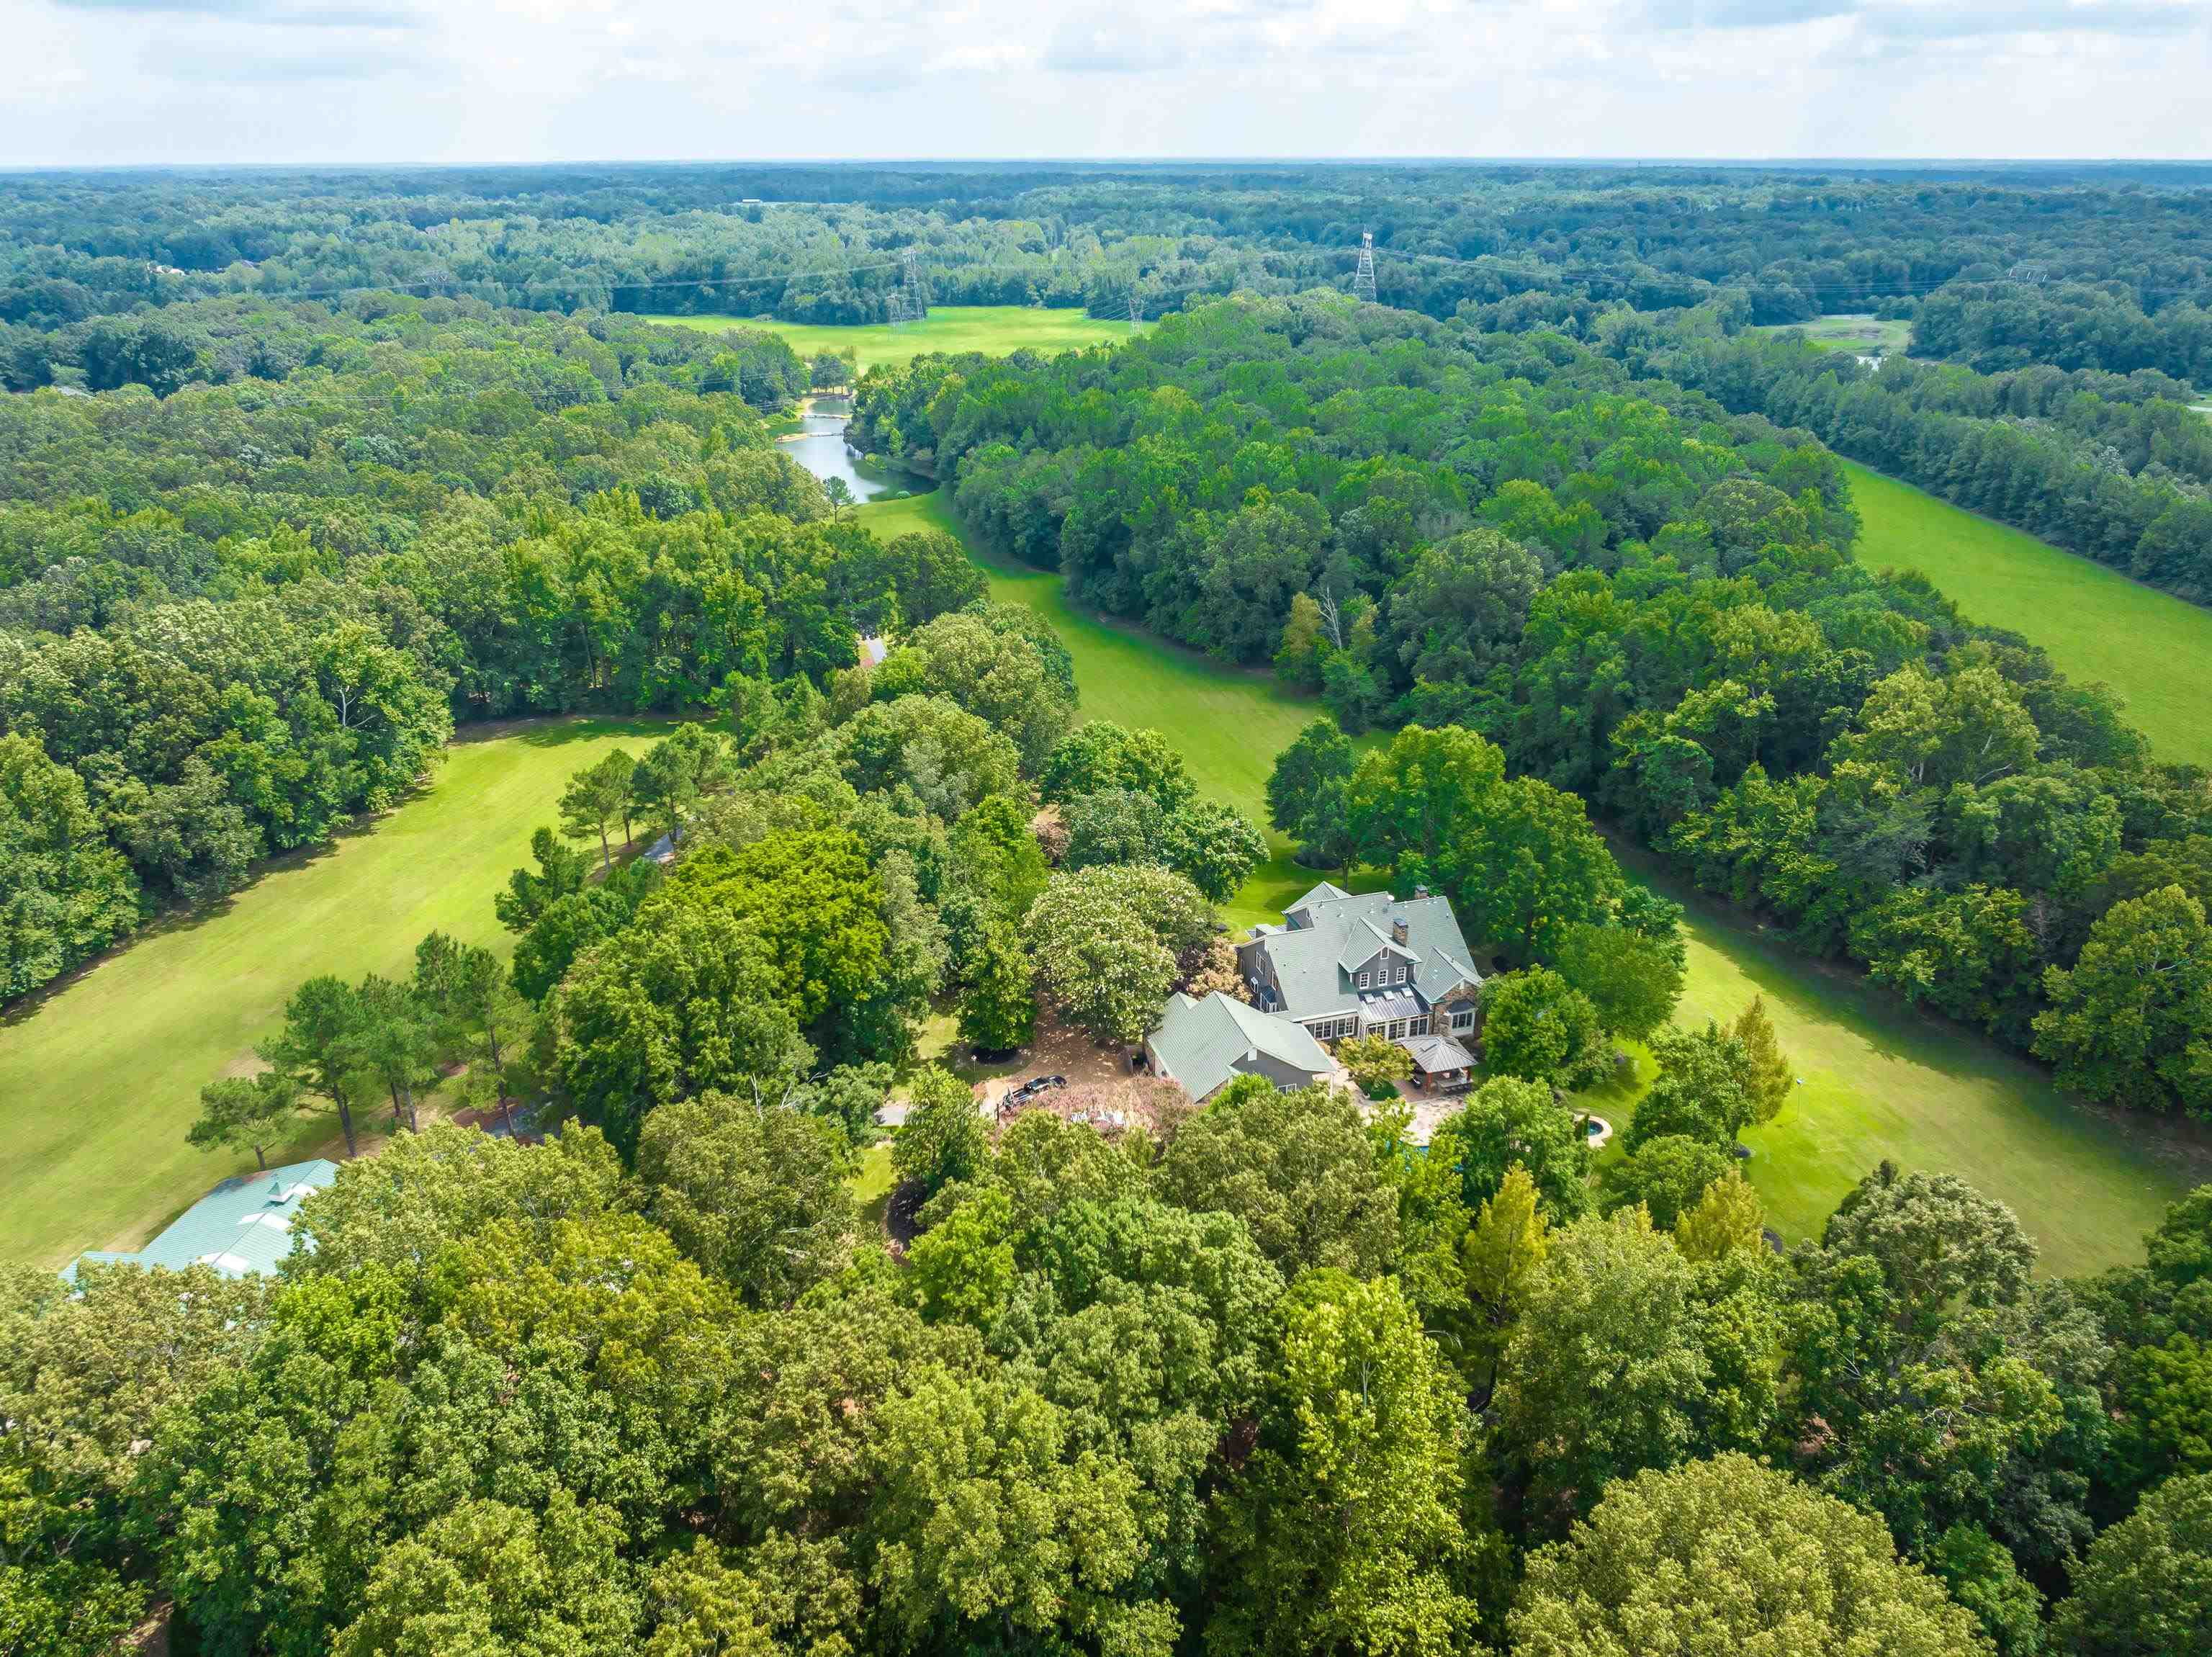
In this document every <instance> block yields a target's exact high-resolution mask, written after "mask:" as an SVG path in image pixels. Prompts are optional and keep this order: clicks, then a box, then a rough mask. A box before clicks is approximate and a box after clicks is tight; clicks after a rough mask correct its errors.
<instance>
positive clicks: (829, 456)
mask: <svg viewBox="0 0 2212 1657" xmlns="http://www.w3.org/2000/svg"><path fill="white" fill-rule="evenodd" d="M852 412H853V402H852V399H850V398H848V397H810V398H809V399H807V400H806V403H805V407H804V409H803V410H802V411H800V414H799V423H800V425H801V427H802V428H803V429H802V430H801V431H800V433H799V436H795V437H787V438H785V439H784V440H783V449H784V453H785V454H788V455H790V456H791V458H792V459H793V460H796V461H798V462H799V465H801V466H805V468H806V469H807V470H808V471H809V472H812V473H813V474H814V475H815V476H816V477H817V478H820V479H822V481H823V483H825V484H826V483H828V482H829V480H830V479H831V478H843V479H844V480H845V486H846V487H847V488H848V489H849V490H852V491H853V498H854V500H856V501H866V500H872V499H873V498H874V497H875V496H878V495H882V494H884V493H886V492H887V491H889V490H893V489H896V488H897V487H898V485H897V484H895V483H893V482H891V481H890V480H889V479H887V478H884V477H882V476H880V475H875V476H871V475H870V474H871V473H873V472H875V471H876V468H874V467H873V466H870V467H868V468H867V470H866V471H865V472H864V471H862V470H861V469H860V466H859V465H858V464H857V463H856V462H855V461H854V458H853V455H852V453H851V451H850V450H848V448H846V447H845V422H846V420H847V418H848V417H850V415H851V414H852Z"/></svg>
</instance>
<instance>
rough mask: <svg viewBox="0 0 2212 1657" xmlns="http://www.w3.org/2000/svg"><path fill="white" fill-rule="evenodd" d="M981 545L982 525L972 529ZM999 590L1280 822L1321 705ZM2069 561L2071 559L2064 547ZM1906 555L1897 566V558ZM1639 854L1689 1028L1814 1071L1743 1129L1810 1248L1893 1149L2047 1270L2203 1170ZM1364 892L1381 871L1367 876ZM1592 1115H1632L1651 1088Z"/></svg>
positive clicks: (1096, 713)
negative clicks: (1683, 960) (1971, 1204)
mask: <svg viewBox="0 0 2212 1657" xmlns="http://www.w3.org/2000/svg"><path fill="white" fill-rule="evenodd" d="M859 511H860V513H861V515H862V521H863V522H865V523H866V524H868V525H869V527H872V529H874V530H875V531H876V532H877V533H878V534H885V535H891V534H898V533H903V532H904V531H906V530H908V529H915V528H939V529H945V530H947V531H950V532H951V533H954V534H960V533H961V531H960V526H959V525H958V523H957V521H955V520H954V518H953V517H952V515H951V513H950V512H948V511H947V510H946V509H945V505H944V496H942V494H935V495H927V496H916V497H915V498H913V499H910V500H904V501H895V502H887V503H880V504H873V505H869V506H866V507H862V508H860V509H859ZM963 541H965V537H964V536H963ZM969 556H970V557H974V558H975V560H976V562H977V563H978V564H981V565H982V567H983V569H984V570H985V571H986V573H987V575H988V576H989V578H990V582H991V592H992V596H993V597H994V598H996V599H999V600H1001V601H1004V602H1008V603H1018V604H1026V605H1029V606H1031V607H1032V608H1034V609H1036V611H1038V612H1040V613H1041V614H1042V615H1044V616H1045V617H1046V618H1048V619H1049V620H1050V621H1051V622H1052V624H1053V625H1054V627H1055V628H1057V629H1058V630H1059V631H1060V637H1062V638H1063V639H1064V640H1065V641H1066V643H1067V647H1068V650H1069V653H1070V655H1073V658H1074V661H1075V673H1076V680H1077V684H1078V686H1079V690H1080V691H1081V696H1082V704H1081V705H1082V713H1083V716H1085V717H1086V718H1091V719H1111V720H1115V721H1116V722H1120V723H1122V724H1126V725H1132V726H1151V727H1152V728H1155V729H1158V730H1160V731H1164V732H1165V733H1166V734H1168V735H1169V736H1170V737H1172V738H1173V739H1174V740H1175V741H1176V745H1177V746H1179V747H1180V748H1181V749H1182V754H1183V758H1184V762H1185V764H1187V765H1188V766H1189V768H1190V772H1191V776H1192V777H1193V778H1194V780H1195V781H1196V782H1197V783H1198V785H1199V788H1200V790H1201V791H1202V792H1204V793H1206V794H1208V795H1213V796H1215V797H1217V798H1220V799H1224V800H1227V801H1230V802H1231V803H1232V804H1235V805H1237V806H1238V807H1241V808H1242V809H1243V810H1245V811H1248V812H1250V813H1253V814H1254V815H1255V818H1258V819H1260V820H1262V821H1264V820H1265V817H1264V812H1265V807H1264V793H1265V789H1266V784H1267V773H1268V771H1270V770H1271V769H1272V768H1273V765H1274V758H1275V755H1276V754H1277V752H1279V751H1280V750H1281V748H1282V747H1283V746H1285V744H1286V743H1287V742H1288V741H1289V740H1290V739H1291V737H1292V736H1293V735H1295V734H1297V730H1298V729H1299V728H1300V727H1301V726H1303V725H1304V723H1305V722H1306V721H1307V720H1309V719H1310V718H1312V717H1313V716H1314V714H1315V712H1316V709H1315V706H1314V704H1310V703H1308V702H1306V701H1304V700H1303V699H1302V698H1297V697H1293V696H1290V695H1287V694H1285V692H1284V691H1282V690H1281V689H1280V688H1279V686H1277V685H1274V684H1273V682H1272V681H1271V680H1269V679H1266V678H1264V677H1261V676H1259V675H1255V674H1249V673H1239V672H1237V671H1236V670H1234V669H1231V668H1228V667H1223V666H1221V665H1220V664H1218V663H1217V662H1212V661H1207V660H1206V658H1205V657H1203V656H1200V655H1194V654H1193V653H1190V652H1188V651H1184V650H1182V649H1177V648H1176V647H1174V646H1172V645H1169V644H1165V643H1162V642H1161V641H1159V640H1158V639H1155V638H1153V637H1151V636H1150V635H1148V634H1146V633H1144V632H1142V631H1139V630H1137V629H1135V628H1132V627H1127V626H1122V625H1118V624H1112V623H1109V622H1104V621H1102V620H1099V619H1097V618H1093V617H1090V616H1086V615H1084V614H1082V613H1080V612H1078V611H1076V610H1074V609H1073V608H1072V607H1071V606H1069V605H1068V603H1067V601H1066V597H1065V595H1064V594H1063V591H1062V588H1061V584H1060V578H1059V577H1058V576H1053V575H1049V574H1047V573H1045V572H1043V571H1041V570H1030V569H1027V568H1026V567H1023V566H1018V565H1012V564H1005V563H1002V562H1000V561H997V560H994V559H993V558H991V557H987V556H986V555H985V554H983V553H982V552H981V551H978V550H977V549H976V548H975V546H974V545H973V544H972V543H969ZM2061 556H2063V555H2061ZM1893 561H1894V560H1893ZM1275 844H1276V846H1277V850H1278V854H1279V855H1278V856H1277V858H1276V861H1275V862H1273V863H1272V864H1271V865H1269V866H1268V867H1267V868H1263V869H1261V871H1259V872H1258V873H1257V874H1255V876H1254V878H1253V879H1252V880H1250V881H1249V882H1248V883H1247V884H1246V886H1245V887H1244V889H1243V891H1241V892H1238V893H1237V896H1236V898H1235V899H1233V900H1232V901H1231V903H1230V904H1229V905H1226V906H1225V913H1226V915H1227V917H1228V918H1229V919H1230V921H1231V923H1233V924H1236V925H1238V926H1249V924H1251V923H1252V922H1254V921H1255V920H1260V919H1270V920H1272V919H1275V918H1277V917H1279V915H1280V912H1281V909H1282V905H1283V904H1284V903H1285V901H1287V900H1288V899H1291V898H1293V897H1295V896H1297V893H1298V892H1302V891H1304V889H1305V888H1306V887H1307V886H1310V885H1311V884H1312V882H1313V879H1314V877H1313V875H1312V874H1310V872H1308V871H1306V870H1303V869H1299V868H1296V867H1295V866H1294V865H1292V864H1291V862H1290V861H1289V858H1288V857H1287V856H1284V855H1281V854H1282V852H1283V851H1284V850H1285V848H1284V847H1283V845H1282V843H1281V842H1280V841H1279V839H1278V840H1277V841H1276V842H1275ZM1623 850H1624V856H1625V859H1626V860H1627V861H1629V862H1630V863H1631V868H1632V873H1634V874H1636V875H1638V878H1641V879H1644V880H1647V881H1649V883H1650V884H1651V885H1653V886H1656V887H1657V888H1659V889H1660V890H1662V891H1663V892H1666V893H1667V894H1668V895H1669V896H1670V897H1673V898H1674V899H1677V900H1678V901H1680V902H1682V903H1684V904H1686V905H1688V908H1689V921H1688V934H1689V972H1688V979H1687V984H1686V989H1685V991H1684V994H1683V997H1682V1002H1681V1006H1680V1010H1679V1011H1678V1013H1677V1014H1676V1017H1677V1019H1678V1020H1679V1021H1680V1022H1681V1023H1683V1024H1685V1025H1687V1026H1693V1027H1694V1026H1702V1025H1703V1024H1704V1023H1705V1020H1707V1019H1709V1018H1710V1019H1721V1020H1729V1019H1733V1018H1734V1017H1735V1015H1736V1014H1738V1013H1739V1012H1741V1010H1742V1008H1743V1007H1744V1005H1745V1003H1746V1002H1748V1001H1749V1000H1750V999H1751V997H1752V996H1753V995H1754V994H1756V995H1763V996H1765V998H1766V1004H1767V1007H1768V1009H1769V1011H1770V1013H1771V1014H1772V1016H1773V1019H1774V1022H1775V1027H1776V1030H1777V1032H1778V1034H1779V1035H1780V1038H1781V1040H1782V1045H1783V1047H1784V1050H1785V1051H1787V1052H1788V1053H1789V1055H1790V1059H1791V1061H1792V1065H1793V1069H1794V1070H1795V1073H1796V1075H1800V1076H1802V1077H1803V1078H1804V1084H1805V1085H1804V1086H1803V1087H1799V1088H1797V1089H1795V1090H1794V1091H1793V1093H1792V1095H1791V1097H1790V1102H1789V1103H1788V1104H1787V1105H1785V1106H1784V1107H1783V1110H1782V1113H1781V1114H1780V1115H1779V1116H1778V1118H1776V1119H1775V1120H1774V1121H1773V1122H1771V1123H1770V1124H1767V1125H1766V1126H1765V1127H1764V1128H1760V1129H1758V1130H1753V1132H1752V1133H1750V1134H1748V1135H1747V1136H1746V1139H1747V1142H1748V1143H1749V1144H1750V1145H1751V1146H1752V1147H1753V1152H1754V1155H1753V1161H1752V1163H1751V1165H1750V1169H1749V1172H1750V1175H1751V1179H1752V1183H1753V1185H1756V1186H1757V1187H1758V1189H1759V1196H1760V1197H1761V1199H1762V1200H1763V1201H1764V1202H1765V1205H1766V1209H1767V1218H1768V1222H1769V1223H1770V1224H1771V1225H1773V1226H1774V1227H1775V1228H1777V1229H1778V1230H1779V1231H1780V1232H1781V1233H1782V1234H1783V1235H1784V1236H1785V1237H1787V1238H1790V1239H1792V1240H1795V1239H1797V1238H1801V1237H1806V1236H1809V1235H1813V1234H1817V1233H1818V1232H1819V1231H1820V1227H1821V1226H1822V1224H1823V1223H1824V1222H1825V1221H1826V1219H1827V1216H1828V1215H1829V1213H1830V1212H1831V1211H1832V1209H1834V1207H1835V1205H1836V1203H1837V1201H1838V1199H1839V1198H1840V1197H1843V1195H1844V1193H1845V1192H1846V1191H1849V1190H1850V1188H1851V1186H1852V1185H1855V1184H1856V1183H1857V1181H1858V1180H1859V1179H1861V1178H1862V1177H1863V1175H1864V1174H1865V1173H1867V1172H1868V1171H1869V1170H1870V1169H1871V1168H1872V1167H1874V1166H1875V1164H1876V1163H1877V1162H1879V1161H1881V1160H1882V1158H1884V1157H1889V1158H1892V1159H1893V1160H1894V1161H1898V1162H1899V1163H1900V1164H1902V1165H1904V1166H1905V1167H1913V1168H1923V1169H1927V1170H1929V1171H1931V1172H1936V1173H1957V1174H1960V1175H1962V1176H1964V1177H1965V1178H1966V1179H1968V1180H1969V1181H1971V1182H1972V1184H1973V1185H1976V1186H1977V1187H1978V1188H1979V1189H1980V1190H1982V1191H1985V1192H1987V1193H1988V1194H1989V1195H1990V1196H1991V1197H1996V1198H1998V1199H2000V1200H2001V1201H2003V1202H2006V1203H2010V1204H2011V1205H2012V1206H2013V1207H2014V1208H2015V1209H2016V1210H2017V1211H2018V1212H2019V1214H2020V1215H2021V1220H2022V1221H2023V1222H2024V1223H2025V1224H2026V1225H2027V1229H2028V1231H2029V1232H2030V1234H2033V1236H2034V1237H2035V1238H2036V1240H2037V1241H2038V1243H2039V1245H2040V1246H2041V1248H2042V1267H2043V1270H2045V1271H2046V1272H2051V1273H2054V1274H2068V1273H2075V1272H2082V1271H2090V1270H2096V1269H2098V1268H2100V1267H2103V1266H2106V1265H2111V1264H2115V1263H2118V1262H2120V1261H2124V1260H2130V1259H2139V1258H2141V1252H2142V1234H2143V1233H2144V1232H2145V1231H2147V1230H2148V1229H2149V1228H2150V1227H2151V1226H2152V1225H2153V1224H2154V1223H2155V1222H2156V1221H2157V1220H2158V1219H2159V1217H2160V1214H2161V1213H2162V1212H2163V1210H2164V1209H2165V1206H2166V1204H2167V1203H2171V1202H2172V1201H2173V1200H2175V1199H2176V1198H2177V1197H2180V1196H2181V1195H2182V1194H2183V1193H2184V1192H2185V1191H2187V1190H2188V1189H2189V1187H2190V1186H2191V1185H2193V1184H2195V1183H2196V1182H2197V1179H2202V1178H2204V1177H2207V1176H2206V1174H2205V1173H2204V1172H2203V1168H2204V1166H2205V1160H2204V1158H2203V1153H2202V1150H2201V1148H2200V1147H2199V1145H2198V1144H2197V1142H2195V1141H2192V1140H2191V1138H2190V1137H2188V1136H2185V1135H2180V1134H2169V1133H2166V1132H2163V1131H2161V1130H2160V1129H2159V1128H2157V1127H2155V1126H2153V1125H2144V1124H2135V1123H2131V1122H2118V1123H2116V1122H2111V1121H2107V1120H2105V1119H2104V1118H2100V1117H2099V1116H2096V1115H2093V1114H2092V1113H2091V1112H2087V1111H2086V1110H2083V1109H2081V1107H2079V1106H2076V1105H2075V1104H2074V1103H2072V1102H2071V1101H2070V1100H2068V1099H2067V1098H2066V1097H2065V1096H2064V1095H2063V1094H2061V1093H2059V1092H2058V1090H2057V1088H2055V1087H2052V1086H2051V1082H2050V1081H2049V1079H2048V1078H2047V1077H2046V1076H2045V1075H2044V1074H2043V1072H2042V1071H2040V1070H2039V1069H2037V1068H2036V1067H2035V1066H2033V1065H2032V1064H2030V1063H2027V1061H2026V1060H2024V1059H2021V1058H2018V1057H2015V1056H2013V1055H2011V1054H2009V1053H2007V1052H2005V1051H2002V1049H2000V1048H1998V1047H1996V1045H1994V1044H1992V1043H1990V1042H1989V1041H1987V1040H1985V1039H1983V1038H1982V1037H1981V1036H1979V1035H1978V1034H1977V1033H1974V1032H1972V1031H1971V1030H1965V1029H1960V1028H1958V1027H1956V1026H1950V1025H1948V1024H1944V1023H1942V1022H1940V1021H1937V1020H1929V1019H1924V1018H1922V1017H1920V1016H1919V1015H1918V1014H1915V1013H1913V1012H1912V1011H1911V1009H1910V1008H1906V1007H1905V1006H1904V1005H1903V1004H1902V1003H1901V1002H1899V1001H1897V1000H1896V999H1895V998H1894V997H1893V996H1888V995H1887V994H1886V993H1884V992H1882V991H1881V990H1877V989H1875V987H1874V986H1872V985H1870V984H1868V983H1867V982H1866V980H1865V979H1864V978H1863V977H1861V976H1860V975H1859V974H1857V973H1856V972H1849V971H1844V970H1838V969H1835V968H1832V967H1828V966H1823V965H1822V964H1820V963H1819V962H1816V961H1813V960H1811V959H1808V958H1807V957H1806V956H1804V955H1803V954H1802V953H1799V952H1797V951H1796V950H1794V949H1792V948H1791V947H1790V946H1789V945H1788V943H1787V942H1785V941H1784V940H1783V939H1782V938H1781V937H1779V936H1778V935H1772V934H1770V933H1768V932H1766V931H1765V930H1764V929H1761V928H1759V926H1757V925H1756V924H1755V923H1752V922H1750V921H1747V920H1746V919H1745V918H1744V917H1742V916H1741V915H1739V914H1737V913H1735V911H1731V910H1730V909H1729V908H1728V907H1727V906H1726V905H1721V904H1718V903H1716V902H1714V901H1712V900H1711V899H1706V898H1704V897H1703V896H1701V895H1700V894H1699V893H1697V892H1694V891H1692V890H1690V889H1688V888H1686V886H1684V885H1683V884H1682V883H1681V882H1680V881H1678V880H1674V879H1672V878H1670V877H1668V876H1667V875H1666V874H1664V873H1663V872H1662V871H1661V870H1659V869H1658V868H1656V865H1654V864H1653V863H1652V862H1651V860H1650V859H1649V858H1647V857H1644V856H1640V855H1638V854H1636V853H1635V852H1633V851H1632V850H1628V849H1623ZM1355 884H1356V885H1358V886H1363V887H1364V886H1366V885H1368V884H1370V882H1369V881H1366V880H1359V881H1356V882H1355ZM1649 1080H1650V1065H1649V1063H1648V1061H1646V1062H1643V1063H1641V1066H1640V1073H1639V1086H1638V1087H1637V1088H1634V1089H1630V1088H1617V1089H1613V1090H1608V1091H1607V1092H1606V1093H1604V1094H1603V1095H1602V1096H1599V1097H1593V1098H1592V1099H1591V1100H1590V1101H1589V1103H1590V1107H1591V1108H1592V1109H1594V1110H1596V1111H1599V1112H1601V1113H1603V1114H1606V1115H1607V1116H1609V1117H1612V1118H1613V1120H1614V1123H1615V1124H1616V1126H1626V1123H1627V1121H1628V1119H1629V1117H1630V1112H1631V1111H1632V1107H1633V1102H1634V1100H1635V1098H1636V1097H1637V1095H1638V1093H1640V1091H1641V1084H1642V1083H1648V1081H1649Z"/></svg>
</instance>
